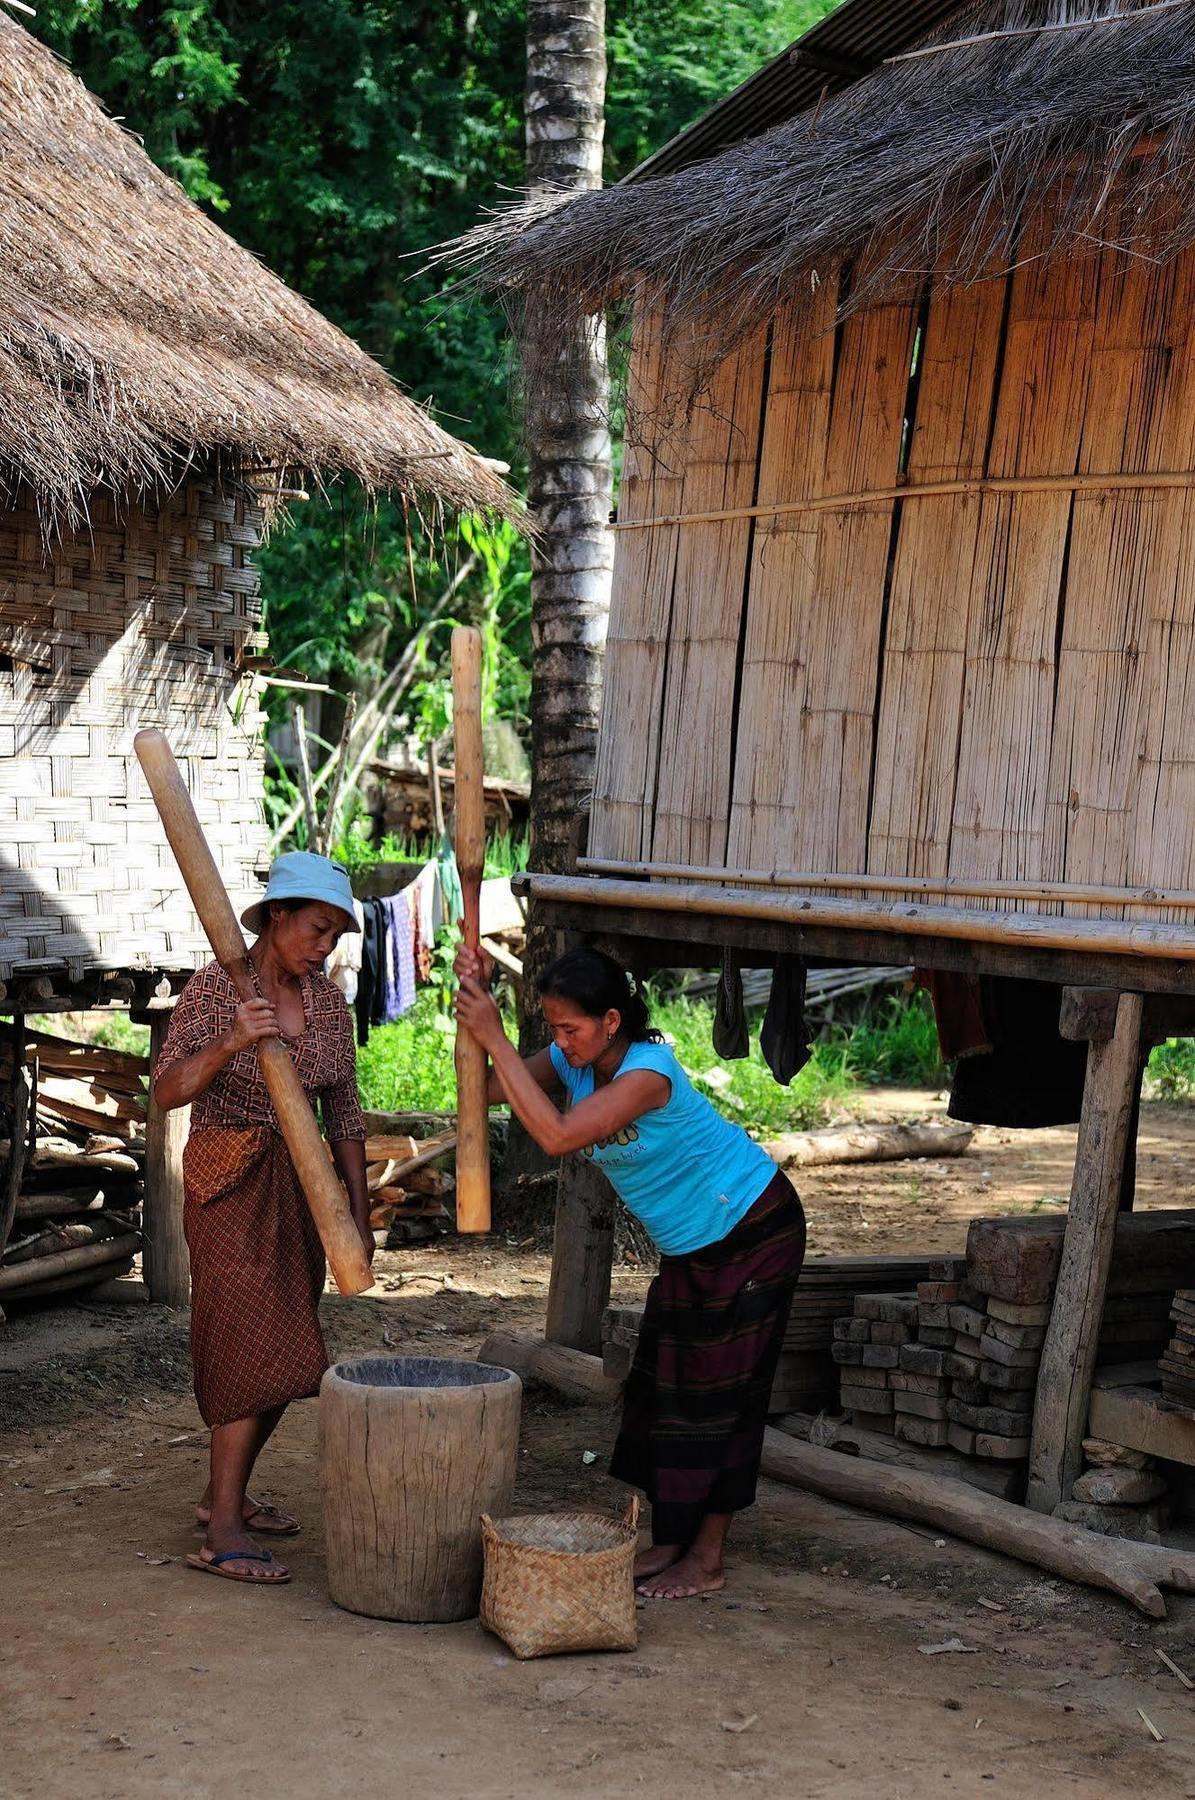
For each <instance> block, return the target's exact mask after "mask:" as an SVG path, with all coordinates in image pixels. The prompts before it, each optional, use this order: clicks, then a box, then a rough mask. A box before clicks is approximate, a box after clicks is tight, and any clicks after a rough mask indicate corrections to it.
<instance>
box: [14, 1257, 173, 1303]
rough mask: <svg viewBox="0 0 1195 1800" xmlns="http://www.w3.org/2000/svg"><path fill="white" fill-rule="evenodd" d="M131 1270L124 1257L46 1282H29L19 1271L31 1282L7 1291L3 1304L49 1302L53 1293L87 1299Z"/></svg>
mask: <svg viewBox="0 0 1195 1800" xmlns="http://www.w3.org/2000/svg"><path fill="white" fill-rule="evenodd" d="M33 1267H34V1268H36V1267H37V1265H36V1264H34V1265H33ZM132 1267H133V1259H132V1257H131V1256H129V1255H127V1254H126V1255H124V1256H116V1257H113V1259H112V1260H111V1262H103V1263H97V1264H95V1266H94V1267H92V1268H88V1269H76V1270H75V1271H74V1273H73V1274H72V1275H56V1276H54V1277H53V1278H52V1279H51V1280H49V1281H35V1280H33V1279H32V1271H27V1270H26V1269H22V1274H24V1273H26V1272H28V1273H29V1274H30V1277H31V1278H30V1280H29V1281H27V1282H26V1283H25V1284H24V1285H23V1286H15V1287H11V1288H9V1289H7V1290H6V1292H5V1295H4V1304H5V1305H6V1306H11V1305H12V1304H13V1303H14V1302H15V1301H17V1300H50V1299H53V1297H54V1296H55V1295H56V1294H78V1293H83V1292H84V1291H86V1293H87V1297H88V1298H89V1299H90V1298H91V1296H92V1294H93V1293H98V1292H99V1291H100V1290H102V1289H103V1288H105V1287H107V1286H108V1285H109V1284H110V1283H111V1282H114V1281H117V1280H119V1279H120V1277H121V1276H122V1275H127V1274H128V1273H129V1271H130V1270H131V1269H132ZM138 1285H140V1284H138Z"/></svg>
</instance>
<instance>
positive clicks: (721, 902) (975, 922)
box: [520, 874, 1195, 962]
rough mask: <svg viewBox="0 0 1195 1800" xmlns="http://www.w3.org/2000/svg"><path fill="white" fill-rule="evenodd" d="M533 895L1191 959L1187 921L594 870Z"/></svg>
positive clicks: (528, 884) (550, 883)
mask: <svg viewBox="0 0 1195 1800" xmlns="http://www.w3.org/2000/svg"><path fill="white" fill-rule="evenodd" d="M520 891H525V892H526V893H527V894H528V895H529V896H530V898H531V899H532V900H544V901H549V902H552V903H554V904H560V903H562V902H563V903H565V904H570V903H571V904H575V905H579V906H610V907H628V908H631V909H633V910H635V911H637V912H659V913H676V914H682V915H683V914H685V913H696V914H698V915H706V916H708V917H710V918H716V919H753V920H772V921H775V922H776V923H778V924H785V925H801V926H806V925H830V926H840V927H842V928H843V929H850V930H855V931H877V932H881V933H887V932H895V933H899V934H900V935H902V936H905V937H912V938H935V937H947V938H963V939H966V940H967V941H968V942H970V943H975V944H1013V945H1017V946H1019V947H1021V948H1024V949H1027V950H1058V949H1061V950H1073V951H1086V952H1090V953H1092V954H1093V955H1099V954H1101V953H1102V954H1104V955H1108V954H1112V955H1116V956H1145V957H1155V956H1160V957H1169V958H1172V959H1174V960H1175V961H1178V962H1192V961H1195V931H1193V930H1191V929H1190V927H1188V926H1183V925H1168V924H1153V923H1140V924H1133V923H1131V922H1130V921H1127V920H1121V919H1076V918H1067V917H1061V916H1050V915H1048V914H1043V913H1007V912H987V911H984V910H981V909H980V908H978V907H976V908H975V910H974V911H972V910H970V909H969V908H967V907H962V906H921V905H917V904H915V903H912V902H905V901H892V902H889V903H885V902H883V901H879V900H843V899H836V898H833V897H831V896H829V895H825V896H821V897H818V898H814V897H813V896H810V895H805V894H784V893H771V894H751V893H746V892H744V891H743V890H742V889H735V888H730V887H713V886H711V887H708V888H703V887H701V886H700V885H699V884H698V883H696V882H680V881H678V882H670V883H668V884H666V885H660V886H653V885H651V884H649V883H648V882H643V881H608V880H604V879H602V878H601V877H598V876H589V877H585V876H577V875H534V874H533V875H530V876H528V877H527V878H526V881H525V882H524V883H523V884H521V889H520Z"/></svg>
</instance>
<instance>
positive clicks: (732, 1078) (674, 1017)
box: [649, 997, 854, 1136]
mask: <svg viewBox="0 0 1195 1800" xmlns="http://www.w3.org/2000/svg"><path fill="white" fill-rule="evenodd" d="M649 1003H650V1006H651V1018H652V1024H653V1025H654V1026H656V1028H657V1029H658V1030H660V1031H662V1032H663V1033H664V1036H665V1037H666V1038H667V1039H668V1041H669V1043H670V1044H671V1045H672V1048H673V1050H674V1051H675V1052H676V1056H677V1059H678V1061H679V1062H680V1064H681V1066H682V1068H684V1069H685V1070H686V1072H687V1073H688V1075H689V1077H690V1079H691V1080H692V1081H693V1083H694V1086H695V1087H696V1088H697V1090H698V1092H699V1093H703V1094H704V1095H705V1096H706V1098H707V1099H708V1100H710V1101H711V1102H712V1103H713V1105H714V1106H716V1107H717V1109H718V1111H719V1112H720V1113H723V1114H724V1115H725V1117H726V1118H728V1119H733V1120H735V1122H736V1123H737V1124H739V1125H743V1126H745V1127H746V1128H747V1129H748V1130H749V1131H752V1132H754V1133H757V1134H759V1135H762V1136H767V1135H768V1134H770V1133H773V1132H777V1131H803V1130H806V1129H808V1128H809V1127H810V1126H814V1125H821V1124H823V1123H824V1122H825V1120H826V1118H827V1116H828V1115H829V1113H830V1111H831V1109H832V1108H834V1107H836V1106H839V1105H841V1103H842V1102H843V1101H844V1100H845V1099H846V1098H847V1096H848V1095H849V1094H850V1092H851V1089H852V1087H853V1085H854V1082H853V1079H852V1076H851V1074H850V1071H849V1069H848V1066H847V1059H846V1057H845V1055H844V1054H843V1052H842V1050H841V1049H840V1048H839V1047H838V1046H836V1045H833V1044H818V1045H817V1046H816V1048H815V1049H814V1053H813V1056H812V1057H811V1058H810V1060H809V1062H807V1063H806V1065H805V1067H804V1068H803V1069H802V1070H801V1072H800V1074H799V1075H798V1076H797V1077H796V1078H795V1080H794V1081H793V1082H792V1083H791V1085H790V1086H788V1087H786V1088H783V1087H781V1086H780V1085H779V1084H778V1083H777V1081H776V1079H775V1077H774V1076H773V1074H772V1072H771V1070H770V1069H769V1068H768V1065H767V1063H766V1062H765V1061H764V1059H763V1053H762V1052H761V1050H760V1048H759V1042H758V1032H756V1033H754V1034H753V1037H752V1043H751V1054H750V1055H749V1056H747V1057H745V1058H743V1060H742V1061H741V1062H730V1063H724V1062H721V1061H720V1060H719V1058H718V1054H717V1052H716V1051H715V1049H714V1042H713V1024H714V1013H713V1007H712V1006H711V1005H710V1003H709V1002H708V1001H703V1000H658V999H656V998H654V997H653V998H652V999H651V1000H650V1002H649ZM711 1076H712V1080H711V1079H710V1077H711Z"/></svg>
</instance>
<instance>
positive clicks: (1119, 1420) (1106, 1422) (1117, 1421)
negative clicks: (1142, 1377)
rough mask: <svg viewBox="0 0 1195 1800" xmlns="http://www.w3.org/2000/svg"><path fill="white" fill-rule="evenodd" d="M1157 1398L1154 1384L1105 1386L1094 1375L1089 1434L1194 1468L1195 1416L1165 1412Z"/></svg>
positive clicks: (1152, 1373)
mask: <svg viewBox="0 0 1195 1800" xmlns="http://www.w3.org/2000/svg"><path fill="white" fill-rule="evenodd" d="M1148 1374H1149V1375H1150V1376H1152V1377H1154V1378H1156V1375H1157V1370H1156V1368H1154V1367H1152V1366H1151V1367H1150V1369H1149V1371H1148ZM1160 1401H1161V1394H1160V1392H1159V1390H1158V1389H1157V1388H1156V1387H1147V1386H1145V1385H1144V1384H1143V1383H1134V1384H1132V1385H1129V1386H1121V1385H1118V1386H1115V1387H1105V1386H1104V1385H1103V1381H1102V1377H1101V1376H1100V1375H1097V1376H1096V1380H1095V1385H1094V1387H1093V1388H1092V1390H1091V1410H1090V1412H1089V1414H1088V1422H1089V1427H1090V1430H1091V1433H1092V1436H1093V1437H1100V1438H1105V1439H1107V1441H1108V1442H1109V1443H1113V1444H1122V1445H1123V1446H1124V1448H1125V1449H1126V1450H1139V1451H1141V1452H1142V1453H1143V1454H1144V1455H1146V1456H1161V1457H1164V1458H1165V1459H1166V1461H1167V1462H1179V1463H1184V1464H1185V1465H1186V1466H1187V1467H1188V1468H1195V1417H1190V1416H1188V1415H1187V1414H1186V1413H1177V1412H1167V1411H1166V1410H1165V1409H1164V1408H1163V1407H1162V1406H1161V1405H1160Z"/></svg>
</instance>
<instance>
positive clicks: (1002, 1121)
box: [934, 975, 1087, 1130]
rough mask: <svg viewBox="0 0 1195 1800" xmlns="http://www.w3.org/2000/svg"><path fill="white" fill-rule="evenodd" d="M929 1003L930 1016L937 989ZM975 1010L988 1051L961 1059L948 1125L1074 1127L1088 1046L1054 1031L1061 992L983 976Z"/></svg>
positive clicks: (1008, 978)
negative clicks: (956, 1121) (960, 1121)
mask: <svg viewBox="0 0 1195 1800" xmlns="http://www.w3.org/2000/svg"><path fill="white" fill-rule="evenodd" d="M940 980H941V978H939V981H940ZM934 1000H935V1008H936V1006H937V1003H938V984H935V989H934ZM979 1004H980V1009H981V1011H982V1017H983V1035H984V1036H985V1037H986V1039H987V1042H988V1043H989V1044H990V1046H991V1048H990V1049H979V1048H977V1049H975V1050H974V1051H972V1052H971V1053H970V1054H964V1055H960V1056H959V1060H958V1062H957V1063H956V1064H955V1069H954V1080H953V1083H952V1085H951V1090H950V1105H949V1107H948V1109H947V1110H948V1112H949V1114H950V1117H951V1118H952V1119H964V1120H966V1122H967V1123H968V1124H969V1125H1004V1126H1008V1127H1010V1128H1013V1129H1021V1130H1033V1129H1037V1128H1039V1127H1042V1126H1045V1125H1073V1124H1075V1123H1076V1122H1077V1120H1078V1117H1079V1114H1080V1112H1081V1111H1082V1108H1083V1082H1084V1078H1085V1076H1086V1073H1087V1045H1086V1044H1085V1043H1072V1042H1071V1041H1070V1040H1069V1039H1068V1038H1064V1037H1063V1036H1062V1035H1061V1033H1060V1032H1059V1030H1058V1014H1059V1010H1060V1008H1061V1005H1062V989H1061V987H1059V986H1058V985H1057V984H1056V983H1054V982H1051V981H1023V980H1020V979H1018V978H1014V977H1012V976H1005V975H982V976H980V977H979Z"/></svg>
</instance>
